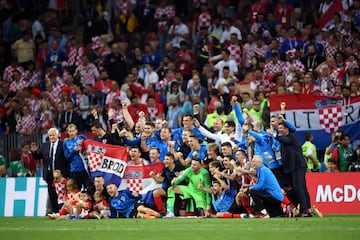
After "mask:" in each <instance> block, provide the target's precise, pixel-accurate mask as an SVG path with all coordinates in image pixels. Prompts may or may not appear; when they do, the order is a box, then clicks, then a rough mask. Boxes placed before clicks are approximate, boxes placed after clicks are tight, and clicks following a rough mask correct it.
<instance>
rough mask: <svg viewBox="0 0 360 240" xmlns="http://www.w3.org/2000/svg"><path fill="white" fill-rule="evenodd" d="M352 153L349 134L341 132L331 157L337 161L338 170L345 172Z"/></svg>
mask: <svg viewBox="0 0 360 240" xmlns="http://www.w3.org/2000/svg"><path fill="white" fill-rule="evenodd" d="M352 155H353V149H352V148H351V147H350V136H349V135H347V134H342V135H341V137H340V139H339V144H338V145H337V147H336V148H335V149H334V151H333V152H332V155H331V157H333V158H335V159H336V161H337V167H338V169H339V170H340V172H347V171H348V167H349V166H348V165H349V159H351V157H352Z"/></svg>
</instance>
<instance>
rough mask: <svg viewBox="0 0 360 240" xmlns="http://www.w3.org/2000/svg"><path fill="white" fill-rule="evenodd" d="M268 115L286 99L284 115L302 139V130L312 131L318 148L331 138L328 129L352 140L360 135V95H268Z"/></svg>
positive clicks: (275, 111) (277, 111) (277, 108)
mask: <svg viewBox="0 0 360 240" xmlns="http://www.w3.org/2000/svg"><path fill="white" fill-rule="evenodd" d="M269 100H270V112H271V116H273V115H278V114H280V103H281V102H285V103H286V119H287V120H289V121H291V122H293V123H294V125H295V126H296V128H297V131H296V132H297V134H298V136H299V138H300V140H301V141H302V142H304V134H305V133H308V132H310V133H312V134H313V136H314V141H313V143H314V144H315V145H316V147H317V149H318V150H321V149H325V148H326V147H327V146H328V145H329V144H330V142H331V133H333V132H335V131H337V130H341V131H342V132H343V133H345V134H348V135H349V136H350V140H351V141H355V140H356V139H358V138H359V137H360V96H352V97H350V99H347V100H345V99H343V98H336V97H328V96H321V95H306V94H286V95H271V96H270V98H269Z"/></svg>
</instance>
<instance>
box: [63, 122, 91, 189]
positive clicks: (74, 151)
mask: <svg viewBox="0 0 360 240" xmlns="http://www.w3.org/2000/svg"><path fill="white" fill-rule="evenodd" d="M66 129H67V133H68V135H69V138H68V139H66V140H65V141H64V144H63V149H64V155H65V158H66V160H67V161H69V162H70V177H71V178H72V179H74V180H75V182H76V184H77V186H78V188H80V189H82V188H86V187H87V186H88V179H89V175H88V172H87V166H86V165H85V163H84V161H83V159H82V158H81V157H80V154H79V153H80V151H81V148H82V147H81V145H82V141H83V140H86V139H88V138H87V137H86V136H84V135H81V134H80V135H77V133H78V130H77V127H76V125H75V124H69V125H68V126H67V128H66Z"/></svg>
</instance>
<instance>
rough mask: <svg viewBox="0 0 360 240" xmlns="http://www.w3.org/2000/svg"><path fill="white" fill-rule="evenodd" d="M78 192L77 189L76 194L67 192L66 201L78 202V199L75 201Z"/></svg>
mask: <svg viewBox="0 0 360 240" xmlns="http://www.w3.org/2000/svg"><path fill="white" fill-rule="evenodd" d="M78 192H79V190H78V189H76V190H75V191H74V192H70V191H67V192H66V195H65V200H66V201H70V202H72V201H75V200H76V199H75V195H76V194H77V193H78Z"/></svg>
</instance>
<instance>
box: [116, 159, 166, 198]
mask: <svg viewBox="0 0 360 240" xmlns="http://www.w3.org/2000/svg"><path fill="white" fill-rule="evenodd" d="M163 169H164V163H162V162H157V163H153V164H150V165H144V166H127V167H126V169H125V174H124V177H123V181H122V182H121V184H120V186H119V190H121V189H128V190H131V191H134V192H137V193H139V194H146V193H148V192H149V191H151V190H154V189H157V188H161V183H157V182H156V181H155V180H154V179H153V178H152V177H151V176H150V172H154V173H155V174H160V173H161V172H162V170H163Z"/></svg>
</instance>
